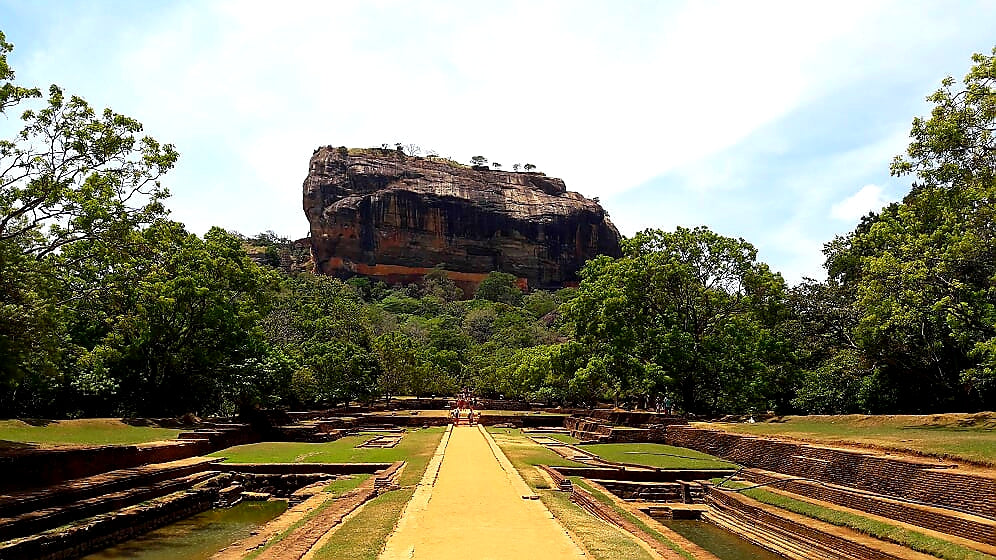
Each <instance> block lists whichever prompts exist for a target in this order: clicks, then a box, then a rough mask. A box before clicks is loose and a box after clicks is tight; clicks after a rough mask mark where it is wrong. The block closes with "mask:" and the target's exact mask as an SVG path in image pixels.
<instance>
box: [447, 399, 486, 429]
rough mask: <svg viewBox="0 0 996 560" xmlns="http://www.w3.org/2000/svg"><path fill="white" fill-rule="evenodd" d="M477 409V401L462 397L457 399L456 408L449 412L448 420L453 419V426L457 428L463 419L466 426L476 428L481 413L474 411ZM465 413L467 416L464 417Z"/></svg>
mask: <svg viewBox="0 0 996 560" xmlns="http://www.w3.org/2000/svg"><path fill="white" fill-rule="evenodd" d="M476 407H477V399H475V398H470V397H468V396H467V395H462V396H460V397H458V398H457V402H456V406H455V407H453V410H451V411H450V418H452V419H453V425H454V426H459V425H460V424H461V423H462V422H463V420H464V418H466V422H467V425H468V426H476V425H477V423H478V422H480V421H481V412H480V411H477V410H474V409H475V408H476ZM465 410H466V411H467V416H466V417H464V415H463V413H464V411H465Z"/></svg>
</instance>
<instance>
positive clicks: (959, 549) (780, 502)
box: [713, 479, 996, 560]
mask: <svg viewBox="0 0 996 560" xmlns="http://www.w3.org/2000/svg"><path fill="white" fill-rule="evenodd" d="M721 480H722V479H714V480H713V482H716V483H719V482H720V481H721ZM725 486H726V487H731V488H747V487H748V485H747V484H744V483H740V482H727V483H726V485H725ZM741 493H742V494H743V495H744V496H747V497H748V498H752V499H755V500H757V501H759V502H761V503H764V504H768V505H771V506H775V507H779V508H782V509H784V510H788V511H791V512H793V513H798V514H800V515H805V516H806V517H811V518H813V519H818V520H820V521H824V522H826V523H830V524H831V525H836V526H838V527H846V528H849V529H854V530H855V531H858V532H860V533H864V534H866V535H870V536H872V537H875V538H877V539H881V540H884V541H888V542H891V543H895V544H898V545H901V546H905V547H907V548H911V549H913V550H916V551H917V552H923V553H925V554H930V555H932V556H936V557H938V558H944V559H945V560H996V556H991V555H989V554H985V553H982V552H979V551H977V550H973V549H971V548H968V547H965V546H961V545H959V544H955V543H952V542H949V541H945V540H942V539H939V538H936V537H932V536H929V535H925V534H923V533H920V532H918V531H912V530H910V529H906V528H904V527H899V526H897V525H892V524H889V523H885V522H882V521H878V520H875V519H871V518H868V517H864V516H862V515H857V514H854V513H850V512H846V511H839V510H836V509H831V508H828V507H824V506H820V505H817V504H813V503H810V502H806V501H803V500H797V499H795V498H790V497H788V496H784V495H782V494H777V493H775V492H770V491H767V490H762V489H760V488H755V489H750V490H744V491H743V492H741Z"/></svg>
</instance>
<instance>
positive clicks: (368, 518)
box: [314, 468, 424, 560]
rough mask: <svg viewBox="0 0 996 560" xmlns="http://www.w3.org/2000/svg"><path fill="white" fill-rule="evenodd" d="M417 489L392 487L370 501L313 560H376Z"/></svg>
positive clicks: (340, 528) (343, 525)
mask: <svg viewBox="0 0 996 560" xmlns="http://www.w3.org/2000/svg"><path fill="white" fill-rule="evenodd" d="M423 470H424V468H423ZM420 475H421V473H420ZM414 492H415V490H413V489H410V488H407V489H401V490H392V491H390V492H386V493H384V494H381V495H380V496H377V497H376V498H374V499H372V500H370V501H369V502H367V503H366V504H365V505H364V506H363V507H362V508H361V509H360V510H359V511H358V512H355V513H354V515H352V516H351V517H348V518H347V519H346V521H345V522H344V523H343V524H342V525H341V526H339V528H338V529H336V530H335V532H334V533H332V536H331V538H330V539H329V540H328V541H327V542H326V543H325V545H324V546H322V548H320V549H318V550H317V551H316V552H315V555H314V559H315V560H341V559H343V558H349V559H351V560H376V558H377V557H378V556H379V555H380V551H381V549H382V548H383V547H384V543H386V542H387V538H388V537H389V536H390V535H391V531H393V530H394V525H395V524H396V523H397V522H398V519H399V518H400V517H401V512H402V511H404V509H405V504H407V503H408V500H409V499H410V498H411V497H412V494H413V493H414Z"/></svg>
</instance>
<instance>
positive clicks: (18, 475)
mask: <svg viewBox="0 0 996 560" xmlns="http://www.w3.org/2000/svg"><path fill="white" fill-rule="evenodd" d="M214 450H215V448H214V446H212V445H211V443H210V442H208V441H206V440H174V441H170V442H165V443H155V444H143V445H105V446H99V447H85V448H71V449H59V448H53V449H31V450H27V451H24V452H19V453H17V454H7V455H4V456H2V457H0V490H18V491H21V490H26V489H29V488H34V487H40V486H48V485H51V484H55V483H58V482H62V481H64V480H69V479H73V478H82V477H85V476H91V475H95V474H99V473H102V472H107V471H111V470H116V469H127V468H131V467H137V466H139V465H145V464H148V463H164V462H166V461H175V460H177V459H186V458H188V457H195V456H197V455H203V454H205V453H210V452H212V451H214Z"/></svg>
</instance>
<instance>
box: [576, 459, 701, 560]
mask: <svg viewBox="0 0 996 560" xmlns="http://www.w3.org/2000/svg"><path fill="white" fill-rule="evenodd" d="M571 481H572V482H573V483H574V484H577V485H578V486H580V487H581V488H584V489H585V490H587V491H588V492H589V493H590V494H591V495H592V496H594V497H595V499H596V500H598V501H599V502H601V503H603V504H605V505H607V506H609V507H611V508H612V509H613V510H615V512H616V513H618V514H619V515H622V516H623V517H625V518H626V519H627V520H629V522H630V523H633V524H634V525H636V526H637V527H639V528H640V529H643V530H644V531H646V532H647V533H649V534H650V535H651V536H652V537H654V538H655V539H657V541H658V542H660V543H662V544H663V545H664V546H666V547H668V548H670V549H671V550H673V551H675V552H676V553H678V554H679V555H680V556H681V557H682V558H685V559H686V560H695V557H694V556H692V555H691V554H690V553H689V552H688V551H686V550H685V549H683V548H681V547H680V546H678V545H677V544H676V543H675V542H674V541H672V540H671V539H669V538H667V536H666V535H664V534H663V533H661V532H660V531H658V530H657V529H654V528H653V527H651V526H650V525H647V524H646V523H644V522H643V520H641V519H640V518H639V517H637V516H635V515H633V514H632V513H630V512H628V511H626V510H625V509H624V508H622V507H620V506H619V504H617V503H616V502H615V500H613V499H612V497H611V496H608V495H606V494H605V493H604V492H601V491H599V490H597V489H595V487H594V486H591V485H590V484H588V483H587V482H585V480H584V479H582V478H580V477H571Z"/></svg>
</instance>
